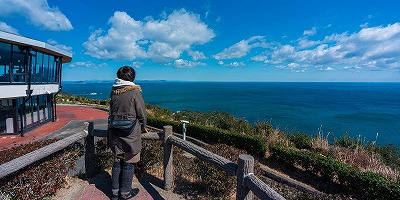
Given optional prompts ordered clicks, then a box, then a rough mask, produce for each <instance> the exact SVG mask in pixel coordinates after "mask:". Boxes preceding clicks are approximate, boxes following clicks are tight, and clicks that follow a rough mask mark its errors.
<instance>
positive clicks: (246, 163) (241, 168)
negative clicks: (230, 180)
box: [236, 154, 254, 200]
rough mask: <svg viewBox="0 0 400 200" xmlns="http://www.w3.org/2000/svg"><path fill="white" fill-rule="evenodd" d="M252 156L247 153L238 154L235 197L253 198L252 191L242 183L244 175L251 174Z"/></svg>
mask: <svg viewBox="0 0 400 200" xmlns="http://www.w3.org/2000/svg"><path fill="white" fill-rule="evenodd" d="M253 171H254V158H253V156H250V155H247V154H241V155H239V160H238V169H237V172H236V199H238V200H242V199H248V200H250V199H253V196H254V195H253V192H251V191H250V189H248V188H247V187H246V186H244V184H243V180H244V178H245V176H247V175H249V174H253Z"/></svg>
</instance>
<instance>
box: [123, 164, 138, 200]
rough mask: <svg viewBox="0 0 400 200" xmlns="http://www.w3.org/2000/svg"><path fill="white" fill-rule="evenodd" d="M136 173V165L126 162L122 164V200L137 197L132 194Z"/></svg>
mask: <svg viewBox="0 0 400 200" xmlns="http://www.w3.org/2000/svg"><path fill="white" fill-rule="evenodd" d="M134 171H135V165H134V164H132V163H126V162H124V163H123V164H122V173H121V176H122V177H121V185H120V194H121V199H130V198H132V197H133V196H134V195H135V194H133V193H132V180H133V173H134Z"/></svg>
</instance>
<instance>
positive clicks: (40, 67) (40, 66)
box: [34, 52, 43, 83]
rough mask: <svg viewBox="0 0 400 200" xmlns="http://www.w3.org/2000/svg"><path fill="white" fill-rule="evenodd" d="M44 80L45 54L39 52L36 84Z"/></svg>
mask: <svg viewBox="0 0 400 200" xmlns="http://www.w3.org/2000/svg"><path fill="white" fill-rule="evenodd" d="M42 78H43V54H42V53H40V52H38V53H37V55H36V67H35V80H34V81H35V82H36V83H40V82H42Z"/></svg>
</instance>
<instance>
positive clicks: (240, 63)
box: [226, 62, 245, 67]
mask: <svg viewBox="0 0 400 200" xmlns="http://www.w3.org/2000/svg"><path fill="white" fill-rule="evenodd" d="M226 66H228V67H243V66H245V64H244V63H243V62H232V63H229V64H227V65H226Z"/></svg>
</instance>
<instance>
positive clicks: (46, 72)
mask: <svg viewBox="0 0 400 200" xmlns="http://www.w3.org/2000/svg"><path fill="white" fill-rule="evenodd" d="M49 60H50V56H49V55H47V54H44V56H43V73H42V75H43V77H42V79H43V82H46V83H47V82H49Z"/></svg>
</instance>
